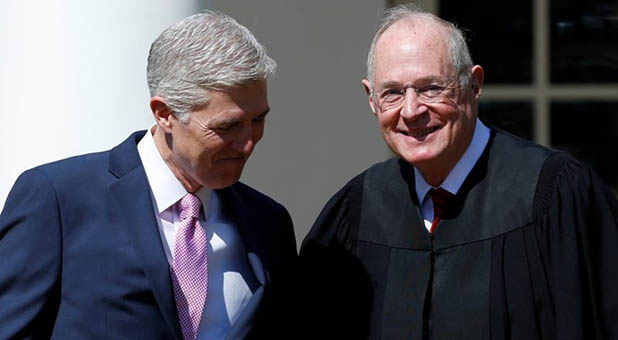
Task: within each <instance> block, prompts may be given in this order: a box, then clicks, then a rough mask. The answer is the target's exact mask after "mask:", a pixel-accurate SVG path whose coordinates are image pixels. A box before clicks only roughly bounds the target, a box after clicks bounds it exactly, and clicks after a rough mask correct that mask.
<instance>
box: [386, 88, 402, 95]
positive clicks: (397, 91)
mask: <svg viewBox="0 0 618 340" xmlns="http://www.w3.org/2000/svg"><path fill="white" fill-rule="evenodd" d="M402 92H403V91H401V90H400V89H388V90H386V91H384V94H385V95H387V96H390V95H401V94H402Z"/></svg>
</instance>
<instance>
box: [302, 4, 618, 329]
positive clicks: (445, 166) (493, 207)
mask: <svg viewBox="0 0 618 340" xmlns="http://www.w3.org/2000/svg"><path fill="white" fill-rule="evenodd" d="M367 65H368V76H367V79H365V80H363V82H362V83H363V85H364V87H365V89H366V91H367V94H368V97H369V105H370V107H371V109H372V111H373V112H374V113H375V115H376V116H377V119H378V123H379V126H380V130H381V132H382V134H383V137H384V139H385V140H386V143H387V144H388V145H389V146H390V148H391V149H392V150H393V152H394V153H395V154H396V155H397V156H398V157H396V158H393V159H391V160H388V161H386V162H383V163H379V164H376V165H374V166H372V167H370V168H369V169H368V170H366V171H365V172H363V173H361V174H360V175H358V176H356V177H355V178H354V179H352V180H351V181H350V182H348V183H347V184H346V185H345V186H344V187H343V188H342V189H341V190H340V191H339V192H338V193H337V194H336V195H335V196H334V197H333V198H332V199H331V200H330V201H329V202H328V203H327V204H326V207H325V208H324V210H323V211H322V213H321V214H320V216H319V217H318V219H317V221H316V222H315V224H314V226H313V228H312V230H311V231H310V233H309V234H308V235H307V237H306V239H305V241H304V243H303V246H302V249H301V252H300V256H301V262H302V267H301V273H300V281H301V282H302V290H301V294H302V296H301V297H299V301H300V302H299V303H300V306H301V308H300V310H301V313H300V320H302V322H304V323H305V324H310V325H311V326H310V327H305V329H306V332H303V335H304V336H306V337H307V338H320V339H324V338H340V339H359V338H371V339H618V288H616V287H618V264H617V262H618V203H617V201H616V199H615V197H614V196H613V194H612V193H611V192H610V191H609V189H608V188H607V187H606V185H605V184H603V183H602V181H601V180H600V179H599V178H598V177H597V176H596V175H595V174H594V173H593V172H591V171H590V170H588V169H587V168H586V167H584V166H583V165H582V164H581V163H579V162H578V161H577V160H575V159H573V158H571V157H570V156H568V155H566V154H564V153H561V152H558V151H555V150H551V149H548V148H545V147H542V146H539V145H536V144H534V143H531V142H528V141H525V140H522V139H519V138H517V137H514V136H511V135H509V134H507V133H505V132H502V131H499V130H496V129H493V128H491V129H490V128H487V127H486V126H485V125H483V124H482V123H481V122H480V121H479V120H478V119H477V107H478V101H479V98H480V95H481V87H482V84H483V69H482V68H481V67H480V66H478V65H473V64H472V61H471V58H470V54H469V52H468V48H467V46H466V42H465V39H464V38H463V36H462V34H461V32H460V31H459V30H458V29H457V28H456V27H454V26H453V25H452V24H450V23H448V22H445V21H443V20H441V19H439V18H437V17H435V16H433V15H431V14H428V13H423V12H420V11H418V10H417V9H414V8H412V7H406V6H401V7H397V8H395V9H392V10H391V11H389V13H388V15H387V17H386V18H385V20H384V22H383V25H382V26H381V27H380V28H379V30H378V32H377V33H376V35H375V37H374V40H373V42H372V45H371V48H370V52H369V58H368V63H367ZM438 188H441V190H437V189H438ZM444 191H446V192H447V194H442V195H441V196H440V195H439V193H437V192H442V193H444ZM440 197H442V198H440ZM445 202H446V203H445Z"/></svg>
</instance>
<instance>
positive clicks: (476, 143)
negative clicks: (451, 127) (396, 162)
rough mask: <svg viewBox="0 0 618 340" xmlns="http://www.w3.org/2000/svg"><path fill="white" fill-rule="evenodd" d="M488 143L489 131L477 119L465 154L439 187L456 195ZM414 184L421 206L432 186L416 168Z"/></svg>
mask: <svg viewBox="0 0 618 340" xmlns="http://www.w3.org/2000/svg"><path fill="white" fill-rule="evenodd" d="M488 141H489V129H488V128H487V127H486V126H485V125H484V124H483V123H481V121H480V120H479V119H478V118H477V119H476V126H475V128H474V135H473V136H472V141H471V142H470V145H468V148H467V149H466V152H464V154H463V155H462V156H461V158H460V159H459V161H457V164H455V167H453V169H452V170H451V172H449V174H448V176H446V178H445V179H444V181H443V182H442V184H440V187H441V188H442V189H444V190H446V191H448V192H450V193H451V194H453V195H456V194H457V192H458V191H459V188H461V185H462V184H463V182H464V180H465V179H466V177H468V174H469V173H470V171H472V168H473V167H474V165H475V164H476V162H477V161H478V159H479V158H480V157H481V154H482V153H483V150H485V147H486V146H487V142H488ZM414 184H415V188H416V196H417V198H418V201H419V203H421V204H422V202H423V200H424V199H425V195H427V192H429V190H430V189H431V188H432V186H431V185H429V183H427V181H425V178H424V177H423V175H422V174H421V172H420V171H419V170H418V169H417V168H416V167H414Z"/></svg>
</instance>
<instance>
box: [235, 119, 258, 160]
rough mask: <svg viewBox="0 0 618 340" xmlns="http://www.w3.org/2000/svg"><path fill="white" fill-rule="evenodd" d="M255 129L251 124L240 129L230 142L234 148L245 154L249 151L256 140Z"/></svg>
mask: <svg viewBox="0 0 618 340" xmlns="http://www.w3.org/2000/svg"><path fill="white" fill-rule="evenodd" d="M255 133H256V132H255V131H254V129H253V127H252V126H247V127H245V128H243V129H242V131H240V133H239V135H238V136H237V138H236V139H235V140H234V143H233V144H232V146H233V148H234V149H235V150H238V151H241V152H243V153H245V154H248V153H251V151H252V150H253V147H255V143H256V142H257V140H256V139H255Z"/></svg>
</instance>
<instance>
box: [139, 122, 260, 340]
mask: <svg viewBox="0 0 618 340" xmlns="http://www.w3.org/2000/svg"><path fill="white" fill-rule="evenodd" d="M151 131H154V130H152V129H151V130H149V131H148V132H146V135H145V136H144V138H142V140H141V141H140V142H139V143H138V145H137V150H138V152H139V156H140V158H141V160H142V164H143V166H144V170H145V172H146V177H147V178H148V183H149V185H150V192H151V197H152V204H153V209H154V213H155V216H156V217H157V218H156V220H157V224H158V228H159V234H160V236H161V240H162V243H163V249H164V250H165V255H166V256H167V260H168V262H169V263H170V266H171V264H172V260H173V254H174V244H175V241H176V231H177V230H178V228H179V227H180V219H179V212H178V207H177V204H176V203H177V202H178V201H179V200H180V199H181V198H182V197H183V196H184V195H186V194H187V191H186V189H185V188H184V187H183V186H182V184H181V183H180V181H178V179H177V178H176V176H174V174H173V173H172V171H171V170H170V168H169V167H168V166H167V164H166V163H165V161H164V160H163V159H162V158H161V155H160V154H159V151H158V149H157V148H156V146H155V143H154V140H153V137H152V134H151ZM195 194H196V195H197V196H198V197H199V198H200V200H201V201H202V213H201V214H200V218H199V221H200V225H201V226H202V227H204V228H205V229H206V236H207V240H208V296H207V300H206V304H205V306H204V311H203V314H202V320H201V323H200V329H199V332H198V334H197V339H223V338H224V337H225V335H226V334H227V333H228V331H229V329H230V327H231V326H232V325H233V324H234V322H235V321H236V320H237V319H238V316H239V315H240V313H241V312H242V311H243V309H244V308H245V306H246V305H247V303H248V302H249V300H250V299H251V297H252V296H253V292H255V290H256V289H257V288H258V287H259V286H260V283H259V282H258V280H257V279H256V276H255V274H254V272H253V270H252V269H251V268H252V267H251V265H250V264H249V260H248V258H247V256H246V255H245V254H246V252H245V250H244V247H243V244H242V240H241V239H240V235H239V233H238V230H237V228H236V226H235V225H234V222H233V220H232V219H230V218H229V216H225V215H224V214H223V211H222V209H221V206H220V200H219V197H218V195H217V192H216V191H214V190H210V189H208V188H201V189H200V190H198V191H197V192H196V193H195Z"/></svg>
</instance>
